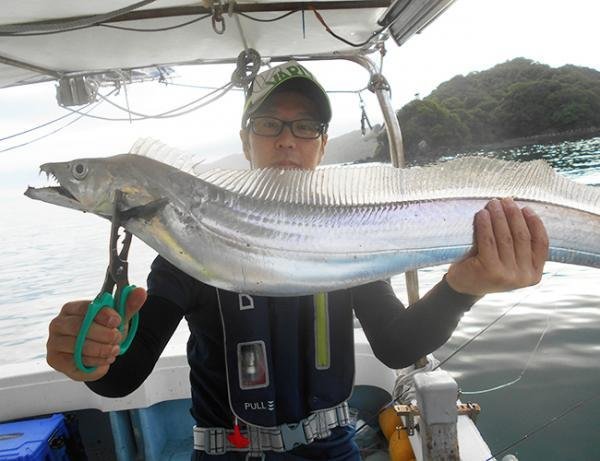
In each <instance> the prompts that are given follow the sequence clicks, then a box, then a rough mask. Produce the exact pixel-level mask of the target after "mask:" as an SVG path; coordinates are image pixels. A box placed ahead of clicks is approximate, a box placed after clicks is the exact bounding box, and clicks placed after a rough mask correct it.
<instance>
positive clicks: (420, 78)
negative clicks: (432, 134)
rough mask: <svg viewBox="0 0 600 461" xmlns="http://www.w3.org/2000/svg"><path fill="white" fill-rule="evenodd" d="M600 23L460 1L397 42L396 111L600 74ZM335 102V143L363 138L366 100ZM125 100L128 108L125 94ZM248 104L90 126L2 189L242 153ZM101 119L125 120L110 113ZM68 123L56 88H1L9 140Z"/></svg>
mask: <svg viewBox="0 0 600 461" xmlns="http://www.w3.org/2000/svg"><path fill="white" fill-rule="evenodd" d="M599 17H600V2H597V1H596V0H570V1H569V2H564V1H559V0H456V2H455V3H454V4H453V5H452V6H451V7H450V8H449V9H448V10H447V11H446V12H444V13H443V14H442V15H441V16H440V17H439V18H438V19H436V21H434V22H433V23H432V24H431V25H430V26H428V27H427V28H426V29H425V30H424V31H423V32H422V33H421V34H419V35H416V36H413V37H412V38H411V39H410V40H409V41H408V42H407V43H405V44H404V45H403V46H402V47H398V46H397V45H396V44H395V43H393V41H392V40H388V42H387V50H388V53H387V55H386V57H385V61H384V66H383V74H384V75H385V76H386V78H387V79H388V81H389V82H390V83H391V85H392V89H393V91H392V102H393V106H394V109H399V108H400V107H402V106H403V105H404V104H406V103H407V102H409V101H410V100H412V99H413V98H414V97H415V95H416V94H419V95H420V96H421V97H423V96H426V95H428V94H429V93H430V92H431V91H432V90H434V89H435V88H436V87H437V86H438V85H439V84H440V83H442V82H444V81H446V80H448V79H450V78H452V77H453V76H455V75H458V74H463V75H466V74H468V73H470V72H476V71H482V70H485V69H488V68H490V67H493V66H494V65H496V64H498V63H501V62H505V61H507V60H510V59H513V58H515V57H520V56H521V57H526V58H530V59H533V60H535V61H538V62H541V63H544V64H548V65H550V66H552V67H558V66H561V65H564V64H575V65H579V66H586V67H591V68H595V69H599V70H600V53H598V46H599V45H600V32H599V31H600V28H598V25H597V19H598V18H599ZM305 65H306V66H307V67H308V68H309V69H310V70H312V71H313V72H314V73H315V74H316V75H317V76H318V78H319V80H320V81H321V83H322V84H323V86H324V87H325V88H326V89H328V90H355V89H357V88H361V87H364V86H365V85H366V83H367V77H368V75H367V73H366V72H364V71H363V70H362V69H360V68H358V67H357V66H356V64H353V63H340V62H335V63H333V64H332V63H315V62H310V63H307V64H305ZM232 70H233V69H232V68H230V67H222V68H221V69H218V70H210V71H209V70H207V69H206V68H204V67H203V68H200V69H197V68H196V69H194V68H177V69H176V71H177V74H178V75H179V76H180V78H179V79H177V80H178V81H179V82H182V83H183V82H186V83H196V84H204V85H214V86H220V85H221V84H223V83H224V82H225V81H226V80H227V79H228V78H229V75H230V74H231V71H232ZM340 75H342V76H343V78H340ZM128 97H129V102H130V105H131V108H132V109H134V110H138V111H140V112H146V113H159V112H161V111H163V110H165V109H168V108H172V107H175V106H177V105H178V104H183V103H186V102H188V101H190V100H192V99H194V98H196V97H198V92H197V90H196V91H194V90H191V89H183V88H175V87H168V88H166V87H165V86H164V85H161V84H159V83H157V82H150V83H144V84H135V85H130V86H128ZM330 97H331V100H332V105H333V110H334V118H333V121H332V124H331V127H330V136H332V137H335V136H337V135H340V134H342V133H344V132H347V131H351V130H355V129H358V128H359V127H360V115H361V113H360V111H359V99H358V97H357V96H356V95H355V94H337V93H336V94H332V95H331V96H330ZM120 98H121V99H120V102H121V104H124V94H123V93H121V95H120ZM363 98H364V100H365V102H366V110H367V114H368V116H369V118H370V120H371V121H372V122H374V123H375V122H379V121H381V119H382V117H381V116H380V115H379V109H378V107H377V103H376V99H375V97H374V96H373V95H371V94H369V93H368V92H366V93H363ZM242 100H243V98H242V95H241V93H240V92H234V91H232V92H229V93H228V94H227V95H226V96H225V97H223V98H222V99H220V100H219V102H218V103H217V104H216V105H210V106H208V109H200V110H199V111H196V112H193V113H192V114H190V115H187V116H182V117H179V118H175V119H170V120H161V121H156V120H151V121H143V122H133V123H129V122H102V121H95V120H89V119H82V120H80V121H78V122H76V123H74V124H73V125H71V126H69V127H67V128H65V129H64V130H61V131H60V132H58V133H56V134H54V135H52V136H49V137H47V138H45V139H43V140H40V141H37V142H34V143H32V144H29V145H27V146H25V147H21V148H17V149H13V150H9V151H7V152H0V180H1V181H0V187H1V186H4V187H11V186H14V187H16V188H20V187H23V188H24V186H26V185H27V183H29V182H31V178H33V177H37V167H38V165H39V164H41V163H43V162H46V161H58V160H67V159H72V158H77V157H87V156H105V155H114V154H117V153H123V152H126V151H128V150H129V148H130V146H131V145H132V144H133V142H134V141H135V140H136V139H137V138H138V137H143V136H152V137H154V138H158V139H160V140H162V141H163V142H165V143H167V144H169V145H172V146H174V147H177V148H180V149H184V150H188V151H192V152H194V153H197V154H198V155H201V156H204V157H207V158H208V159H211V158H213V157H214V156H218V155H227V154H231V153H239V152H240V151H241V150H240V144H239V137H238V131H239V122H238V120H239V119H240V116H241V106H242ZM105 106H106V104H105ZM94 113H97V114H98V115H108V116H113V117H114V116H116V115H117V112H115V111H114V110H111V109H106V108H104V109H103V110H100V108H99V109H98V111H97V112H94ZM63 114H65V112H64V109H61V108H60V107H58V106H57V104H56V99H55V85H54V83H45V84H37V85H28V86H23V87H18V88H7V89H0V138H3V137H5V136H8V135H10V134H13V133H17V132H20V131H23V130H26V129H28V128H31V127H33V126H36V125H39V124H41V123H44V122H47V121H49V120H52V119H54V118H57V117H59V116H61V115H63ZM55 126H56V127H58V126H60V122H59V124H57V125H53V126H51V127H49V128H48V129H45V130H44V129H42V130H38V131H36V132H34V133H33V134H32V135H29V136H21V137H17V138H13V139H9V140H4V141H0V151H1V150H3V149H6V148H8V147H11V146H15V145H17V144H20V143H23V142H27V141H29V140H31V139H32V138H34V137H37V136H40V135H42V134H44V133H48V132H49V131H50V130H51V129H53V127H55ZM38 183H39V182H38Z"/></svg>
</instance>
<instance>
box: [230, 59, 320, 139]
mask: <svg viewBox="0 0 600 461" xmlns="http://www.w3.org/2000/svg"><path fill="white" fill-rule="evenodd" d="M282 89H286V90H297V91H300V92H301V93H303V94H304V95H306V96H307V97H308V98H309V99H311V100H312V101H314V102H315V104H316V105H317V107H318V109H319V113H320V116H321V120H320V121H322V122H325V123H329V122H330V120H331V105H330V103H329V98H328V97H327V93H326V92H325V90H324V89H323V87H322V86H321V84H320V83H319V82H318V81H317V79H316V78H315V77H314V76H313V74H311V73H310V72H309V71H308V69H306V67H304V66H302V65H300V64H298V63H297V62H296V61H288V62H285V63H283V64H279V65H278V66H275V67H272V68H271V69H267V70H265V71H264V72H261V73H260V74H258V75H257V76H256V77H255V78H254V80H253V81H252V84H251V85H250V89H249V91H248V95H247V96H246V103H245V105H244V114H243V115H242V127H246V124H247V123H248V119H249V118H250V116H251V115H252V114H253V113H255V112H256V111H257V110H258V108H259V107H260V106H261V105H262V103H263V102H265V100H266V99H267V98H268V97H269V96H270V95H271V94H273V93H274V92H275V90H278V91H281V90H282Z"/></svg>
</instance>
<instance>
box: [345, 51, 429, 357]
mask: <svg viewBox="0 0 600 461" xmlns="http://www.w3.org/2000/svg"><path fill="white" fill-rule="evenodd" d="M361 58H362V59H354V61H356V62H359V63H360V64H362V65H363V66H364V67H366V68H367V70H369V73H370V74H371V80H370V82H369V89H370V90H371V91H373V92H374V93H375V94H376V95H377V100H378V101H379V106H380V107H381V111H382V113H383V118H384V120H385V126H386V128H387V137H388V145H389V150H390V159H391V161H392V165H393V166H394V167H395V168H404V167H405V166H406V162H405V159H404V146H403V145H402V132H401V131H400V124H399V123H398V118H397V117H396V113H395V112H394V109H393V107H392V102H391V99H390V86H389V84H388V82H387V80H386V79H385V77H384V76H383V75H382V74H380V73H378V72H376V71H374V69H375V66H374V64H373V62H372V61H371V60H370V59H368V58H367V57H366V56H361ZM365 61H366V62H365ZM367 62H368V64H367ZM365 64H367V65H365ZM404 276H405V279H406V292H407V295H408V303H409V304H413V303H414V302H416V301H418V300H419V297H420V296H419V275H418V273H417V271H416V270H415V271H408V272H406V273H405V274H404ZM427 363H428V362H427V358H426V357H421V358H420V359H419V360H417V362H416V363H415V367H417V368H423V367H424V366H425V365H427Z"/></svg>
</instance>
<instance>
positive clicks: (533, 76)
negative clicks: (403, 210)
mask: <svg viewBox="0 0 600 461" xmlns="http://www.w3.org/2000/svg"><path fill="white" fill-rule="evenodd" d="M396 115H397V117H398V120H399V122H400V127H401V130H402V138H403V143H404V150H405V157H406V160H407V162H408V163H426V162H430V161H434V160H436V159H437V158H439V157H441V156H444V155H447V154H448V153H456V152H466V151H472V150H477V149H482V150H483V149H493V148H501V147H510V146H518V145H525V144H533V143H544V142H557V141H562V140H565V139H575V138H585V137H592V136H597V135H598V134H599V133H600V72H599V71H597V70H594V69H590V68H587V67H579V66H575V65H565V66H562V67H559V68H552V67H550V66H548V65H546V64H541V63H539V62H535V61H532V60H530V59H526V58H515V59H512V60H510V61H507V62H504V63H501V64H497V65H496V66H494V67H492V68H491V69H488V70H485V71H481V72H472V73H470V74H468V75H466V76H463V75H457V76H455V77H453V78H452V79H450V80H448V81H446V82H444V83H442V84H440V85H439V86H438V87H437V88H436V89H435V90H434V91H432V92H431V94H430V95H428V96H426V97H424V98H422V99H419V98H417V99H414V100H413V101H411V102H409V103H408V104H406V105H405V106H404V107H402V108H401V109H400V110H398V111H397V112H396ZM378 141H379V148H378V149H377V154H376V156H375V158H371V160H380V161H386V159H387V158H389V157H388V146H387V137H386V135H385V130H383V131H382V133H380V134H379V136H378Z"/></svg>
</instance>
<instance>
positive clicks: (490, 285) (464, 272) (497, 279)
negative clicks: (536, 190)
mask: <svg viewBox="0 0 600 461" xmlns="http://www.w3.org/2000/svg"><path fill="white" fill-rule="evenodd" d="M547 256H548V234H547V233H546V228H545V227H544V224H543V223H542V220H541V219H540V218H539V216H538V215H537V214H536V213H535V212H534V211H533V210H532V209H531V208H529V207H525V208H523V209H521V208H519V207H518V206H517V204H516V203H515V202H514V200H513V199H511V198H505V199H502V200H497V199H493V200H491V201H489V202H488V203H487V205H486V207H485V208H484V209H483V210H481V211H479V212H478V213H477V214H476V215H475V244H474V246H473V248H472V249H471V251H470V252H469V253H468V254H467V256H466V257H465V258H463V259H461V260H460V261H457V262H455V263H454V264H452V265H451V266H450V268H449V270H448V274H447V275H446V281H447V282H448V284H449V285H450V287H451V288H452V289H454V290H455V291H458V292H460V293H465V294H470V295H474V296H483V295H485V294H487V293H495V292H501V291H508V290H513V289H515V288H523V287H527V286H531V285H535V284H536V283H538V282H539V281H540V279H541V278H542V271H543V269H544V263H545V261H546V258H547Z"/></svg>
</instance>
